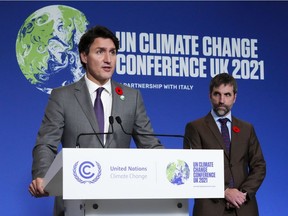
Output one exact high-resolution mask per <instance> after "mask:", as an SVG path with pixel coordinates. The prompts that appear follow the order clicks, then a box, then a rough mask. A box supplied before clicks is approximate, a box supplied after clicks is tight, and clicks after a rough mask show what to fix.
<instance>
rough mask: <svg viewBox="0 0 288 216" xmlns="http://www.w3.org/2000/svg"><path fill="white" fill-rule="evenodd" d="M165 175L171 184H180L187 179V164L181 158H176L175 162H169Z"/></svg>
mask: <svg viewBox="0 0 288 216" xmlns="http://www.w3.org/2000/svg"><path fill="white" fill-rule="evenodd" d="M166 176H167V179H168V181H169V182H171V183H172V184H175V185H182V184H184V183H185V182H186V181H187V180H188V179H189V176H190V169H189V166H188V164H187V163H186V162H185V161H182V160H177V162H173V163H170V164H168V166H167V169H166Z"/></svg>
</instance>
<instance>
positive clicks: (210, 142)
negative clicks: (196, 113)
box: [184, 113, 266, 216]
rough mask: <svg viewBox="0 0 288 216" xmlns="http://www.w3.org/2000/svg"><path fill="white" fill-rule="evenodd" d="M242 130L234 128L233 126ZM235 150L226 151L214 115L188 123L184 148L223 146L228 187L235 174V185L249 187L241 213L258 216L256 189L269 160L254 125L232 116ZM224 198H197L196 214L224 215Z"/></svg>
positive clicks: (199, 215) (232, 144)
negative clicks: (263, 152)
mask: <svg viewBox="0 0 288 216" xmlns="http://www.w3.org/2000/svg"><path fill="white" fill-rule="evenodd" d="M235 126H236V127H237V128H239V130H240V131H238V132H235V131H233V127H235ZM231 133H232V134H231V153H230V157H229V155H228V154H227V152H226V149H225V145H224V142H223V140H222V136H221V133H220V131H219V129H218V127H217V125H216V123H215V121H214V119H213V117H212V115H211V113H209V114H208V115H207V116H205V117H203V118H201V119H198V120H196V121H193V122H190V123H188V124H187V125H186V129H185V136H186V137H187V138H188V139H186V140H184V148H190V144H189V143H188V140H189V141H190V142H191V146H192V148H193V149H223V150H224V173H225V188H227V187H228V185H229V181H230V179H231V177H232V176H233V179H234V187H235V188H238V189H239V190H242V191H247V196H248V201H247V202H246V203H245V204H244V205H243V206H242V207H241V208H240V209H237V210H236V211H237V215H238V216H256V215H258V207H257V202H256V197H255V195H256V192H257V190H258V189H259V187H260V185H261V183H262V182H263V180H264V177H265V175H266V163H265V160H264V157H263V154H262V151H261V147H260V144H259V141H258V139H257V136H256V133H255V130H254V128H253V126H252V125H251V124H249V123H247V122H244V121H242V120H239V119H237V118H235V117H232V129H231ZM225 203H226V202H225V200H224V199H195V204H194V209H193V215H194V216H218V215H219V216H220V215H223V213H224V211H225Z"/></svg>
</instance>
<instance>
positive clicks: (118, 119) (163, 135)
mask: <svg viewBox="0 0 288 216" xmlns="http://www.w3.org/2000/svg"><path fill="white" fill-rule="evenodd" d="M115 119H116V122H117V123H118V124H119V125H120V127H121V129H122V131H123V132H124V134H126V135H130V136H133V135H138V136H162V137H179V138H183V139H184V140H186V141H188V143H189V144H190V141H189V139H188V138H187V137H185V136H183V135H179V134H140V133H135V132H132V133H128V132H126V131H125V129H124V127H123V125H122V120H121V118H120V117H119V116H116V117H115ZM190 148H191V149H192V147H191V145H190Z"/></svg>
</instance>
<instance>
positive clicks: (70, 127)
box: [32, 77, 163, 215]
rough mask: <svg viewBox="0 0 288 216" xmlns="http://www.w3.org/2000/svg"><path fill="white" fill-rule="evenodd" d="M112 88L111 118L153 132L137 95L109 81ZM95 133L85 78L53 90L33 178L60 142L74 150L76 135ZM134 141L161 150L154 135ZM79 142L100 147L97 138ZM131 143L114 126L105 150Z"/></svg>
mask: <svg viewBox="0 0 288 216" xmlns="http://www.w3.org/2000/svg"><path fill="white" fill-rule="evenodd" d="M111 86H112V111H111V115H112V116H113V117H114V118H115V117H116V116H120V117H121V119H122V125H123V127H124V128H125V131H128V132H132V131H134V132H136V133H142V134H149V133H153V130H152V127H151V123H150V119H149V118H148V117H147V115H146V110H145V106H144V103H143V99H142V96H141V94H140V92H139V91H138V90H135V89H132V88H128V87H126V86H124V85H121V84H119V83H116V82H114V81H111ZM117 86H120V87H121V88H122V90H123V95H124V96H125V99H124V100H121V99H120V96H119V95H118V94H117V93H116V92H115V88H116V87H117ZM109 131H111V126H110V128H109ZM97 132H99V128H98V123H97V120H96V116H95V113H94V109H93V104H92V102H91V99H90V95H89V92H88V88H87V85H86V82H85V79H84V77H83V78H82V79H81V80H79V81H78V82H76V83H74V84H72V85H69V86H65V87H61V88H58V89H54V90H53V91H52V93H51V95H50V97H49V101H48V105H47V107H46V111H45V115H44V118H43V121H42V124H41V127H40V130H39V132H38V136H37V140H36V145H35V147H34V149H33V166H32V175H33V179H35V178H37V177H44V176H45V174H46V172H47V170H48V168H49V167H50V165H51V163H52V162H53V160H54V158H55V156H56V154H57V149H58V145H59V144H60V143H61V144H62V147H63V148H75V146H76V140H77V136H78V135H79V134H81V133H97ZM133 139H134V141H135V143H136V145H137V147H138V148H163V146H162V145H161V144H160V142H159V140H158V139H157V138H155V137H153V136H134V137H133ZM79 140H80V141H79V144H80V146H81V148H102V146H101V143H99V140H98V139H97V136H83V137H81V138H80V139H79ZM130 142H131V136H129V135H126V134H124V133H123V131H122V129H121V128H120V126H119V125H118V124H114V133H113V134H111V135H108V136H107V141H106V144H105V148H129V147H130ZM58 201H59V200H58ZM60 202H61V201H60ZM56 209H57V211H58V210H60V211H59V212H62V207H58V206H57V205H56ZM61 214H62V213H57V214H55V215H61Z"/></svg>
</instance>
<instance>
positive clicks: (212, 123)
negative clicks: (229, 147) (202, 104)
mask: <svg viewBox="0 0 288 216" xmlns="http://www.w3.org/2000/svg"><path fill="white" fill-rule="evenodd" d="M205 122H206V124H207V127H208V128H209V130H210V131H211V133H212V134H213V135H214V137H215V141H216V143H217V145H219V146H220V148H221V149H223V150H224V153H225V155H226V157H228V158H229V154H228V152H227V151H226V147H225V144H224V142H223V138H222V135H221V132H220V131H219V128H218V126H217V124H216V122H215V120H214V118H213V117H212V115H211V113H209V114H208V115H207V116H206V117H205ZM216 143H215V144H216Z"/></svg>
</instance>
